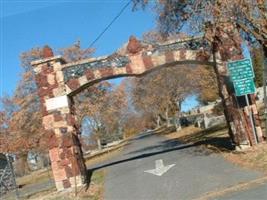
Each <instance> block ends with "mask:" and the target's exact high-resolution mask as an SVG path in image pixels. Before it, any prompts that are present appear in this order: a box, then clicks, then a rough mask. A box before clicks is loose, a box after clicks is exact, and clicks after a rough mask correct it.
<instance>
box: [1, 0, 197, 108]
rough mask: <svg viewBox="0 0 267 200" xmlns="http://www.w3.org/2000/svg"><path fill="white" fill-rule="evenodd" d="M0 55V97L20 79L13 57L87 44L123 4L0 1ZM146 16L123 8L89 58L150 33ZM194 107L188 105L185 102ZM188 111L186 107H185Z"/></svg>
mask: <svg viewBox="0 0 267 200" xmlns="http://www.w3.org/2000/svg"><path fill="white" fill-rule="evenodd" d="M0 2H1V4H0V5H1V11H0V13H1V22H0V23H1V49H0V55H1V57H0V64H1V66H0V68H1V71H0V73H1V76H0V90H1V91H0V92H1V94H0V96H2V95H3V94H10V95H12V92H13V91H14V89H15V87H16V85H17V83H18V81H19V79H20V74H21V68H20V62H19V55H20V54H21V53H22V52H23V51H27V50H30V49H31V48H33V47H42V46H44V45H45V44H48V45H49V46H51V47H52V48H54V49H58V48H62V47H66V46H69V45H71V44H73V43H74V42H75V41H77V40H80V41H81V44H82V47H88V46H89V44H90V43H91V42H92V41H93V40H94V39H95V38H96V37H97V36H98V34H100V32H101V31H102V30H103V29H104V28H105V27H106V26H107V25H108V24H109V23H110V21H111V20H112V19H113V18H114V17H115V16H116V15H117V14H118V12H119V11H120V10H121V8H122V7H123V6H124V5H125V4H126V3H127V2H128V1H125V0H124V1H123V0H101V1H97V0H87V1H85V0H83V1H79V0H77V1H61V0H39V1H38V0H35V1H32V0H28V1H27V0H24V1H23V0H20V1H18V0H0ZM155 24H156V22H155V19H154V16H153V14H152V12H151V11H142V10H139V11H136V12H132V5H130V6H128V7H127V9H126V10H125V12H124V13H123V14H122V15H121V17H120V18H119V19H118V20H117V21H116V22H115V23H114V24H113V25H112V26H111V28H110V29H109V30H108V31H107V32H106V33H105V34H104V35H103V36H102V37H101V38H100V40H98V41H97V43H96V44H95V45H94V48H96V53H95V56H100V55H106V54H110V53H112V52H113V51H115V50H116V49H118V48H119V47H121V45H122V44H124V43H125V42H127V40H128V38H129V36H131V35H135V36H137V37H139V38H140V37H141V36H142V34H143V33H144V32H147V31H149V30H151V29H153V28H154V27H155ZM191 103H194V102H193V101H192V100H191V102H190V104H191ZM187 105H188V103H187Z"/></svg>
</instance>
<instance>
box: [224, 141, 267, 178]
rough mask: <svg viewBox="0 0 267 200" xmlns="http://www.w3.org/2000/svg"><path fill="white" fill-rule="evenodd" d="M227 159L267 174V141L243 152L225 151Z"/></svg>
mask: <svg viewBox="0 0 267 200" xmlns="http://www.w3.org/2000/svg"><path fill="white" fill-rule="evenodd" d="M224 157H225V158H226V159H227V160H230V161H232V162H233V163H236V164H238V165H241V166H243V167H245V168H248V169H256V170H259V171H261V172H263V173H265V174H266V175H267V145H266V142H264V143H262V144H259V145H257V146H255V147H251V148H250V149H247V150H245V151H242V152H229V153H224Z"/></svg>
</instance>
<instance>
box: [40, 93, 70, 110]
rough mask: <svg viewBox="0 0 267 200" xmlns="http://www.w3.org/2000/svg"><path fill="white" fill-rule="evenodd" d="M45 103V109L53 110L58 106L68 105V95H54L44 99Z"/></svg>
mask: <svg viewBox="0 0 267 200" xmlns="http://www.w3.org/2000/svg"><path fill="white" fill-rule="evenodd" d="M45 105H46V109H47V111H49V110H55V109H58V108H64V107H68V106H69V100H68V97H67V96H66V95H65V96H60V97H54V98H51V99H46V100H45Z"/></svg>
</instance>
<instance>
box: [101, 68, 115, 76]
mask: <svg viewBox="0 0 267 200" xmlns="http://www.w3.org/2000/svg"><path fill="white" fill-rule="evenodd" d="M99 72H100V74H101V77H108V76H113V75H114V72H113V69H112V68H106V69H100V70H99Z"/></svg>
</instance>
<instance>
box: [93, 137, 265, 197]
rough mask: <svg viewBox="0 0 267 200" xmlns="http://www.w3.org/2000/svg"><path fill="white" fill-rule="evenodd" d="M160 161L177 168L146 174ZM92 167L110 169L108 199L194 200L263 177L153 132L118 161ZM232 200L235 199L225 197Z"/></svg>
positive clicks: (133, 142)
mask: <svg viewBox="0 0 267 200" xmlns="http://www.w3.org/2000/svg"><path fill="white" fill-rule="evenodd" d="M157 160H162V161H163V163H164V166H168V165H171V164H175V165H174V166H172V167H171V168H170V169H169V170H168V171H167V172H165V173H163V175H162V176H157V175H154V174H152V173H147V172H145V171H147V170H152V169H155V161H157ZM157 162H158V163H159V161H157ZM92 168H94V169H95V170H97V169H100V168H105V169H106V170H107V174H106V178H105V189H104V199H105V200H159V199H160V200H168V199H171V200H174V199H175V200H187V199H194V198H199V197H201V196H202V195H204V194H205V193H208V192H212V191H215V190H221V189H224V188H227V187H231V186H234V185H236V184H238V183H242V182H247V181H250V180H253V179H256V178H260V177H262V176H263V174H261V173H259V172H256V171H251V170H245V169H241V168H239V167H238V166H235V165H234V164H232V163H230V162H228V161H226V160H225V159H224V158H223V157H222V156H220V155H218V154H215V153H212V152H211V151H210V150H207V149H206V148H204V147H200V146H193V145H187V144H182V143H179V142H176V141H174V140H169V139H166V138H165V137H163V136H158V135H153V134H149V133H143V134H141V135H139V136H137V137H136V138H134V139H132V140H131V141H130V142H129V144H128V145H127V146H125V147H124V149H123V151H122V152H121V154H120V155H119V156H117V157H116V158H113V159H112V160H110V161H106V162H105V163H101V164H99V165H97V166H94V167H92ZM233 195H234V194H233ZM231 198H235V196H233V197H232V196H229V197H225V199H231ZM222 199H223V198H222ZM241 199H244V198H241ZM266 199H267V198H266Z"/></svg>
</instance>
